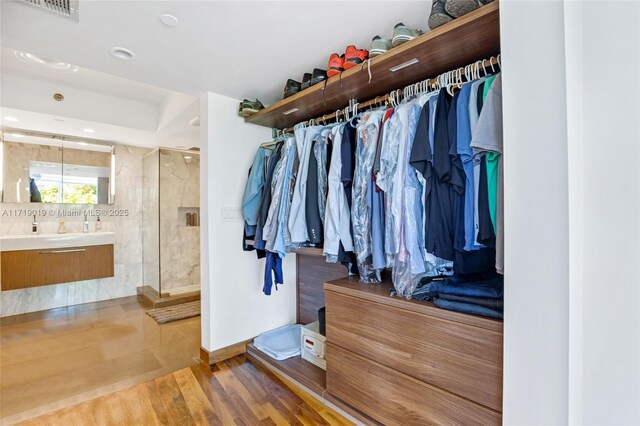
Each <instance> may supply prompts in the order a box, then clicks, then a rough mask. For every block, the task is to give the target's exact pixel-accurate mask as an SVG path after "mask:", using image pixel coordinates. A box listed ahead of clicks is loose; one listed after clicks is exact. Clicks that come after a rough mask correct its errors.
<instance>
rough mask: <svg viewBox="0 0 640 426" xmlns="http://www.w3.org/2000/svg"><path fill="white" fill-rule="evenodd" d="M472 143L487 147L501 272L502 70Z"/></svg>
mask: <svg viewBox="0 0 640 426" xmlns="http://www.w3.org/2000/svg"><path fill="white" fill-rule="evenodd" d="M471 145H472V147H473V148H474V149H478V150H484V151H486V154H485V155H486V158H487V180H488V203H489V212H490V216H491V219H492V222H493V223H495V238H496V242H495V245H496V270H497V271H498V272H500V273H503V272H504V167H503V160H502V155H501V154H502V150H503V133H502V75H501V73H498V74H497V75H496V76H495V79H494V80H493V83H492V84H491V87H490V89H489V91H488V93H487V97H486V99H485V104H484V107H483V110H482V113H481V114H480V117H479V119H478V126H477V128H476V129H475V132H474V135H473V141H472V143H471ZM489 163H491V164H492V167H493V168H494V169H495V173H494V174H493V175H492V174H490V173H489V170H488V169H489V167H488V165H489ZM494 165H495V166H494ZM492 179H493V180H492ZM492 188H493V189H492Z"/></svg>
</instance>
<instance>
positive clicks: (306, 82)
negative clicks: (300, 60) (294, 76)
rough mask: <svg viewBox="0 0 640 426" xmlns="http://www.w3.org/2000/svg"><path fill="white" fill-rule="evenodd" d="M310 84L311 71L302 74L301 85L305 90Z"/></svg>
mask: <svg viewBox="0 0 640 426" xmlns="http://www.w3.org/2000/svg"><path fill="white" fill-rule="evenodd" d="M309 86H311V73H310V72H305V73H304V75H303V76H302V84H301V85H300V89H301V90H304V89H306V88H307V87H309Z"/></svg>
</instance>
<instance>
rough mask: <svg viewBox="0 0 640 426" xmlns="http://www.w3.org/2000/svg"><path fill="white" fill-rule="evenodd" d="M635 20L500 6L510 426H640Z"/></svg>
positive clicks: (511, 1) (609, 5)
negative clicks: (561, 425)
mask: <svg viewBox="0 0 640 426" xmlns="http://www.w3.org/2000/svg"><path fill="white" fill-rule="evenodd" d="M639 18H640V5H638V4H637V3H635V2H624V1H621V2H605V1H602V2H599V1H591V2H571V1H569V2H562V1H544V2H537V1H519V0H504V1H502V2H501V11H500V21H501V39H502V53H503V65H504V76H503V84H504V90H503V93H504V97H503V102H504V104H503V106H504V132H505V150H504V158H505V247H506V251H505V348H504V407H503V409H504V423H505V424H527V425H533V424H535V425H543V424H544V425H548V424H567V423H570V424H640V285H639V279H638V277H639V275H640V274H639V272H640V270H639V268H640V266H639V265H640V247H639V242H640V219H639V218H640V172H639V168H638V164H640V161H639V160H640V142H639V141H640V128H639V126H640V120H639V117H640V101H639V100H640V84H639V82H638V75H640V66H639V62H638V57H639V55H640V30H639V29H638V25H637V23H638V22H639Z"/></svg>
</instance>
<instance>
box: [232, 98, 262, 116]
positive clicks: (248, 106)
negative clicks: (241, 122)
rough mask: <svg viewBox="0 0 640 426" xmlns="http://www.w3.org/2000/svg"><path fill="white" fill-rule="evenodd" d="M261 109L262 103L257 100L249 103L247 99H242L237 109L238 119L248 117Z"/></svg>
mask: <svg viewBox="0 0 640 426" xmlns="http://www.w3.org/2000/svg"><path fill="white" fill-rule="evenodd" d="M261 109H264V105H262V102H260V101H259V100H257V99H256V100H255V101H250V100H249V99H243V100H242V102H240V107H239V108H238V115H240V117H248V116H250V115H252V114H255V113H256V112H258V111H260V110H261Z"/></svg>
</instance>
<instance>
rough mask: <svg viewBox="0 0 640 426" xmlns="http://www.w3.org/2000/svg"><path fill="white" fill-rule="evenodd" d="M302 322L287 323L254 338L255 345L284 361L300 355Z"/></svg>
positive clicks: (272, 356)
mask: <svg viewBox="0 0 640 426" xmlns="http://www.w3.org/2000/svg"><path fill="white" fill-rule="evenodd" d="M301 329H302V326H301V325H300V324H292V325H285V326H284V327H280V328H276V329H275V330H271V331H268V332H266V333H263V334H261V335H259V336H258V337H256V338H255V339H253V344H254V346H255V347H256V348H257V349H258V350H260V351H261V352H264V353H265V354H267V355H269V356H270V357H271V358H274V359H277V360H279V361H282V360H283V359H287V358H291V357H294V356H298V355H300V353H301V351H300V333H301Z"/></svg>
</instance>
